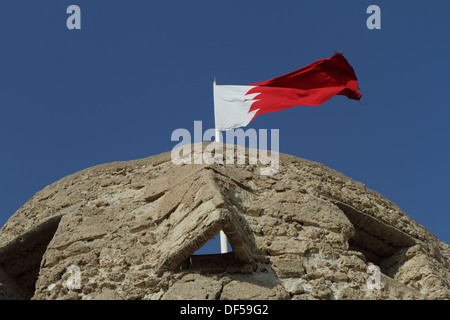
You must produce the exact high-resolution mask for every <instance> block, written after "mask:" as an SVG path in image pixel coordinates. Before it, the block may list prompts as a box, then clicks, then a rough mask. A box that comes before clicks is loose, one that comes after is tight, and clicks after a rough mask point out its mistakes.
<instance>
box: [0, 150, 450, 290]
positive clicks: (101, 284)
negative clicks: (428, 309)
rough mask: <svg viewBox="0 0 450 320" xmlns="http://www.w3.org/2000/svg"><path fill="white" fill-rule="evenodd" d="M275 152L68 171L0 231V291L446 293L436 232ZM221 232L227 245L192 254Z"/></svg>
mask: <svg viewBox="0 0 450 320" xmlns="http://www.w3.org/2000/svg"><path fill="white" fill-rule="evenodd" d="M279 161H280V166H279V171H278V173H276V174H275V175H273V176H263V175H260V174H259V170H258V165H255V164H241V165H226V164H225V165H220V164H192V165H189V164H185V165H177V164H174V163H173V162H172V161H171V154H170V152H168V153H164V154H160V155H156V156H152V157H149V158H146V159H140V160H133V161H127V162H116V163H109V164H104V165H99V166H95V167H92V168H88V169H85V170H82V171H80V172H77V173H74V174H72V175H70V176H67V177H65V178H63V179H61V180H59V181H57V182H55V183H53V184H51V185H49V186H47V187H46V188H44V189H43V190H41V191H39V192H38V193H36V195H35V196H34V197H33V198H32V199H30V200H29V201H28V202H27V203H26V204H24V205H23V206H22V207H21V208H20V209H19V210H18V211H17V212H16V213H15V214H14V215H13V216H12V217H11V218H10V219H9V220H8V222H7V223H6V224H5V226H4V227H3V228H2V229H1V230H0V298H2V299H449V298H450V272H449V270H450V264H449V257H450V249H449V246H448V245H447V244H446V243H444V242H442V241H440V240H439V239H437V238H436V237H435V236H434V235H433V234H431V233H430V232H429V231H428V230H427V229H426V228H425V227H423V226H421V225H419V224H418V223H416V222H415V221H413V220H412V219H411V218H410V217H409V216H408V215H406V214H405V213H404V212H403V211H402V210H401V209H400V208H398V207H397V206H396V205H395V204H393V203H392V202H390V201H389V200H387V199H386V198H384V197H383V196H381V195H380V194H378V193H376V192H374V191H371V190H369V189H367V188H366V187H365V186H364V185H363V184H361V183H359V182H356V181H353V180H352V179H350V178H349V177H347V176H345V175H343V174H341V173H339V172H336V171H334V170H332V169H330V168H328V167H326V166H324V165H322V164H319V163H315V162H311V161H308V160H304V159H300V158H297V157H294V156H289V155H285V154H280V156H279ZM220 230H223V231H224V232H225V234H226V235H227V237H228V240H229V242H230V245H231V247H232V252H230V253H227V254H211V255H195V254H194V253H195V252H196V251H197V250H198V249H199V248H201V247H202V246H203V245H204V244H205V243H206V242H207V241H208V240H210V239H211V238H213V237H214V236H216V235H217V234H218V233H219V231H220ZM369 266H376V268H375V270H379V271H380V281H379V287H375V288H374V287H371V286H370V285H369V282H368V281H371V279H370V277H374V275H370V274H368V269H370V268H369ZM77 281H78V283H77ZM74 284H75V285H74Z"/></svg>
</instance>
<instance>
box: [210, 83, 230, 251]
mask: <svg viewBox="0 0 450 320" xmlns="http://www.w3.org/2000/svg"><path fill="white" fill-rule="evenodd" d="M215 90H216V77H214V81H213V93H215ZM214 97H215V94H214V95H213V100H214ZM216 123H217V121H216V106H215V104H214V127H215V134H216V142H219V143H221V142H222V141H221V139H220V130H219V129H217V125H216ZM219 234H220V253H228V239H227V235H226V234H225V232H223V230H220V233H219Z"/></svg>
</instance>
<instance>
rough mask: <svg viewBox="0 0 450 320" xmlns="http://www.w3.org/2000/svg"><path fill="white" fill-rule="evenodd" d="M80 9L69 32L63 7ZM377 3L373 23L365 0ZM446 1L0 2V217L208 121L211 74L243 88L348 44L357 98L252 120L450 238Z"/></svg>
mask: <svg viewBox="0 0 450 320" xmlns="http://www.w3.org/2000/svg"><path fill="white" fill-rule="evenodd" d="M71 4H76V5H78V6H79V7H80V8H81V27H82V29H81V30H68V29H67V27H66V19H67V17H68V16H69V15H68V14H66V8H67V7H68V6H69V5H71ZM371 4H376V5H378V6H379V7H380V8H381V30H368V29H367V27H366V19H367V18H368V17H369V15H368V14H366V9H367V7H368V6H369V5H371ZM449 12H450V2H449V1H424V0H421V1H378V0H373V1H372V0H371V1H364V0H353V1H350V0H348V1H331V0H330V1H306V0H305V1H300V0H296V1H284V0H277V1H274V0H273V1H267V0H246V1H242V0H203V1H197V0H192V1H181V0H179V1H148V0H145V1H144V0H134V1H125V0H121V1H113V0H109V1H106V0H96V1H92V0H89V1H87V0H71V1H64V0H59V1H54V0H39V1H35V0H33V1H31V0H21V1H17V0H2V1H1V3H0V107H1V109H0V110H1V116H0V152H1V157H0V225H3V224H4V223H5V222H6V220H7V219H8V218H9V217H10V216H11V215H12V214H13V213H14V212H15V211H16V210H17V209H18V208H19V207H20V206H21V205H23V204H24V203H25V202H26V201H28V200H29V199H30V198H31V197H32V196H33V195H34V194H35V193H36V192H37V191H39V190H41V189H42V188H44V187H45V186H47V185H49V184H51V183H53V182H55V181H56V180H58V179H60V178H62V177H64V176H66V175H68V174H71V173H74V172H76V171H79V170H82V169H84V168H86V167H90V166H94V165H97V164H102V163H107V162H112V161H119V160H131V159H137V158H143V157H147V156H151V155H155V154H159V153H161V152H165V151H170V150H171V149H172V147H173V146H174V145H175V144H176V142H172V141H171V139H170V137H171V133H172V131H173V130H175V129H177V128H186V129H189V130H193V121H194V120H202V121H203V125H204V129H206V128H212V127H213V125H214V124H213V104H212V80H213V77H214V76H216V77H217V81H218V83H219V84H236V85H237V84H250V83H255V82H259V81H263V80H267V79H270V78H273V77H275V76H278V75H282V74H285V73H288V72H290V71H293V70H295V69H298V68H300V67H303V66H305V65H307V64H309V63H311V62H314V61H316V60H319V59H323V58H328V57H331V55H332V54H333V53H334V51H339V52H343V53H344V56H345V57H346V58H347V59H348V61H349V62H350V64H351V65H352V66H353V67H354V69H355V72H356V75H357V76H358V79H359V85H360V88H361V90H360V91H361V93H362V94H363V98H362V100H361V101H360V102H357V101H354V100H349V99H347V98H345V97H342V96H338V97H335V98H333V99H331V100H330V101H328V102H326V103H325V104H323V105H322V106H319V107H315V108H311V107H295V108H291V109H288V110H285V111H281V112H276V113H271V114H265V115H261V116H259V117H257V118H256V119H255V120H254V121H253V122H252V123H251V127H253V128H255V129H260V128H268V129H270V128H278V129H280V152H283V153H287V154H292V155H295V156H298V157H302V158H306V159H309V160H313V161H318V162H321V163H324V164H325V165H327V166H329V167H331V168H333V169H335V170H338V171H340V172H343V173H344V174H346V175H348V176H349V177H351V178H353V179H354V180H357V181H360V182H362V183H364V184H365V185H366V186H367V187H368V188H370V189H373V190H375V191H377V192H379V193H381V194H382V195H384V196H385V197H387V198H388V199H389V200H391V201H393V202H394V203H396V204H397V205H398V206H400V208H402V209H403V210H404V211H405V212H406V213H407V214H408V215H409V216H410V217H412V218H413V219H414V220H416V221H417V222H419V223H420V224H422V225H424V226H425V227H427V228H428V229H429V230H430V231H431V232H433V233H434V234H436V235H437V236H438V237H439V238H440V239H441V240H443V241H445V242H447V243H450V232H449V225H450V204H449V198H450V197H449V195H450V183H449V181H450V169H449V164H450V148H449V138H450V125H449V123H450V111H449V106H450V104H449V100H450V99H449V96H448V94H449V90H450V81H449V73H450V58H449V57H450V44H449V43H450V42H449V40H448V32H449V30H450V16H449Z"/></svg>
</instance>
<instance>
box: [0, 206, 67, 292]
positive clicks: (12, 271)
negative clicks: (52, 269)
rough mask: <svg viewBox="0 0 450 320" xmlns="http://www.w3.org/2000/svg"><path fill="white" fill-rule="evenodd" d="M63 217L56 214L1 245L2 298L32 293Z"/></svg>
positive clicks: (0, 277) (0, 273) (0, 279)
mask: <svg viewBox="0 0 450 320" xmlns="http://www.w3.org/2000/svg"><path fill="white" fill-rule="evenodd" d="M60 220H61V215H57V216H54V217H52V218H50V219H48V220H46V221H44V222H43V223H41V224H39V225H38V226H35V227H34V228H32V229H30V230H28V231H26V232H25V233H23V234H22V235H20V236H19V237H17V238H15V239H14V240H13V241H11V242H9V243H8V244H7V245H6V246H4V247H2V248H0V282H1V283H2V288H0V289H1V290H0V300H8V299H13V300H29V299H31V298H32V297H33V295H34V290H35V284H36V281H37V278H38V275H39V270H40V265H41V260H42V257H43V255H44V253H45V251H46V250H47V246H48V244H49V243H50V241H51V240H52V239H53V236H54V234H55V232H56V229H57V228H58V224H59V221H60Z"/></svg>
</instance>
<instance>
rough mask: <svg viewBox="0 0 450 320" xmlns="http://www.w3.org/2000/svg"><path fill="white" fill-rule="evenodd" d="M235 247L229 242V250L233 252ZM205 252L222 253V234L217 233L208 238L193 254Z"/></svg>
mask: <svg viewBox="0 0 450 320" xmlns="http://www.w3.org/2000/svg"><path fill="white" fill-rule="evenodd" d="M232 251H233V248H232V247H231V245H230V243H229V242H228V252H232ZM203 254H221V251H220V234H216V235H215V236H214V237H212V238H211V239H210V240H208V241H207V242H206V243H205V244H204V245H203V247H201V248H200V249H198V250H197V251H195V252H194V253H193V254H192V255H203Z"/></svg>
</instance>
